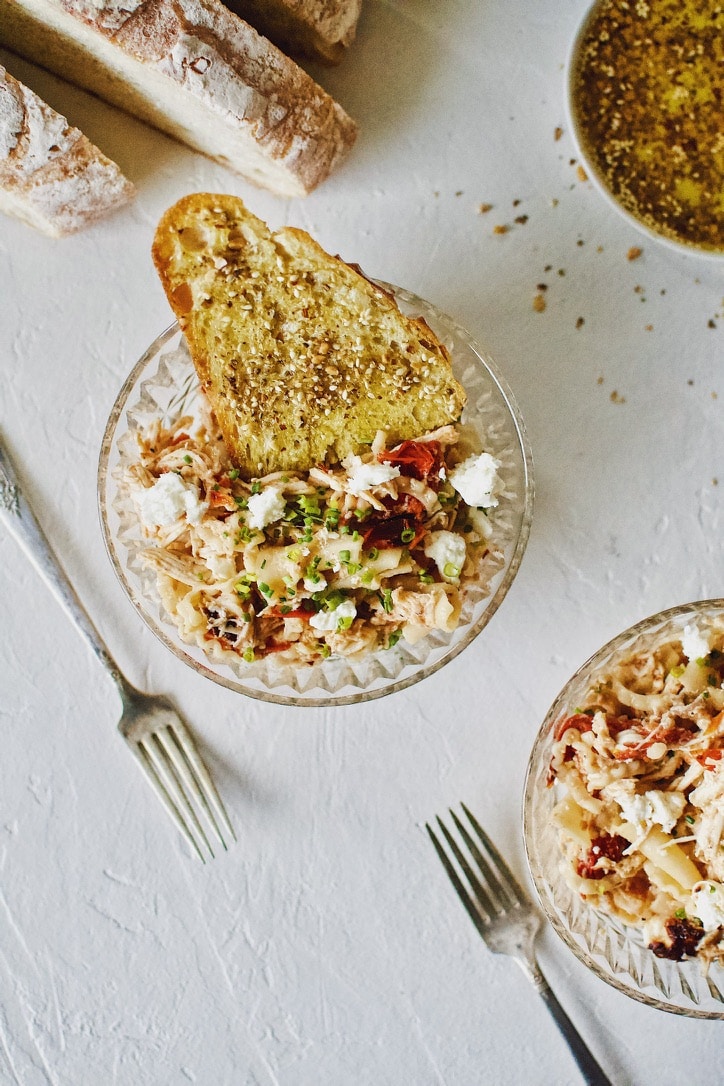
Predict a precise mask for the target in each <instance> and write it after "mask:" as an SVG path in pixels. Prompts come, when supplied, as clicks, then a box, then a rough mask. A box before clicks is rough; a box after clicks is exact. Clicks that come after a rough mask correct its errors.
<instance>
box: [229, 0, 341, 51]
mask: <svg viewBox="0 0 724 1086" xmlns="http://www.w3.org/2000/svg"><path fill="white" fill-rule="evenodd" d="M225 3H226V6H227V7H229V8H231V10H232V11H235V12H236V13H237V15H240V16H241V18H242V19H246V21H247V22H248V23H251V25H252V26H254V27H256V29H257V30H258V31H260V33H262V34H264V35H265V36H266V37H267V38H270V39H271V41H273V42H274V43H275V44H276V45H278V46H279V47H280V48H281V49H284V51H285V52H287V53H290V54H291V55H292V56H303V57H311V58H312V59H314V60H321V61H322V62H323V63H325V64H338V63H339V61H340V60H341V59H342V57H343V56H344V54H345V53H346V51H347V49H348V48H349V46H350V45H351V44H352V42H353V41H354V37H355V33H356V30H357V23H358V21H359V16H360V11H361V8H362V0H225Z"/></svg>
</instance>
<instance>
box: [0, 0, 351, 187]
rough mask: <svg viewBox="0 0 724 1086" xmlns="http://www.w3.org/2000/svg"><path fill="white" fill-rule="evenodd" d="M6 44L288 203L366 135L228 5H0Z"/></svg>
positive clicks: (10, 0)
mask: <svg viewBox="0 0 724 1086" xmlns="http://www.w3.org/2000/svg"><path fill="white" fill-rule="evenodd" d="M0 43H1V44H3V45H6V46H8V47H9V48H10V49H13V50H14V51H15V52H16V53H19V54H20V55H21V56H24V57H27V58H28V59H29V60H32V61H34V62H35V63H37V64H40V65H42V66H43V67H45V68H49V69H50V70H51V71H53V72H56V73H57V74H58V75H61V76H63V77H65V78H66V79H69V80H70V81H71V82H73V83H77V84H78V85H79V86H81V87H85V88H86V89H87V90H90V91H92V92H93V93H95V94H97V95H98V96H99V97H101V98H104V99H106V101H108V102H111V103H113V104H114V105H116V106H119V107H120V108H121V109H124V110H126V111H127V112H129V113H132V114H134V115H135V116H137V117H140V118H141V119H142V120H145V121H148V122H149V123H150V124H152V125H155V126H156V127H157V128H160V129H162V130H163V131H164V132H168V133H169V134H170V135H172V136H175V137H176V138H177V139H179V140H181V141H183V142H185V143H187V144H189V145H190V146H191V147H193V148H195V149H196V150H199V151H202V152H203V153H204V154H207V155H209V156H210V157H211V158H213V159H215V160H217V161H218V162H221V163H222V164H223V165H226V166H228V167H230V168H231V169H233V170H235V171H236V172H238V173H240V174H241V175H242V176H243V177H245V178H246V179H247V180H248V181H251V182H253V183H255V184H258V185H261V186H264V187H265V188H268V189H270V190H271V191H272V192H275V193H277V194H278V195H280V196H304V195H306V194H307V193H308V192H310V191H311V190H312V189H313V188H314V187H315V186H316V185H318V184H319V183H320V182H321V181H323V180H324V179H325V178H326V177H327V176H328V175H329V173H330V172H331V171H332V170H333V169H334V168H335V167H336V166H337V165H338V163H339V162H340V161H341V160H342V158H343V157H344V156H345V154H346V153H347V151H348V150H349V148H350V147H351V146H352V144H353V142H354V139H355V136H356V126H355V124H354V122H353V121H352V120H351V119H350V118H349V117H348V116H347V114H346V113H345V112H344V110H343V109H342V107H341V106H340V105H338V104H337V103H336V102H335V101H334V100H333V99H332V98H331V97H330V96H329V95H328V94H327V93H326V92H325V91H323V90H322V88H321V87H319V86H318V85H317V84H316V83H315V82H314V80H313V79H311V77H310V76H308V75H307V74H306V73H305V72H303V71H302V69H301V68H300V67H299V66H298V65H297V64H295V63H294V61H292V60H290V59H289V58H288V57H286V56H285V55H284V54H283V53H281V52H280V51H279V50H278V49H277V48H276V46H274V45H272V44H271V42H269V41H267V39H266V38H263V37H261V35H260V34H258V33H257V32H256V30H254V29H253V28H252V27H251V26H249V25H248V24H247V23H245V22H244V21H243V20H242V19H239V18H238V17H237V16H236V15H234V14H232V12H230V11H229V10H228V8H226V7H225V6H224V5H223V4H222V3H221V0H0Z"/></svg>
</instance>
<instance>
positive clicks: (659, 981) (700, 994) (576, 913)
mask: <svg viewBox="0 0 724 1086" xmlns="http://www.w3.org/2000/svg"><path fill="white" fill-rule="evenodd" d="M723 617H724V599H712V600H701V601H699V602H696V603H687V604H682V605H680V606H678V607H672V608H670V609H669V610H666V611H661V612H659V613H658V614H656V615H652V616H651V617H650V618H646V619H644V620H643V621H641V622H638V623H636V625H634V626H631V627H630V628H629V629H627V630H624V631H623V633H620V634H619V635H618V636H617V637H615V638H613V640H612V641H609V642H608V644H606V645H604V646H603V648H601V649H599V651H598V652H596V653H595V654H594V655H593V656H592V657H591V658H590V659H589V660H587V661H586V662H585V663H584V664H583V665H582V666H581V667H580V668H579V669H578V671H577V672H576V673H575V675H573V677H572V678H571V679H570V680H569V681H568V683H567V684H566V685H565V686H564V688H563V690H562V691H561V692H560V694H559V695H558V697H557V698H556V700H555V701H554V703H553V705H552V706H551V708H550V709H549V711H548V714H547V716H546V718H545V720H544V721H543V724H542V726H541V729H540V731H539V733H538V736H537V738H536V740H535V743H534V745H533V750H532V753H531V756H530V761H529V763H528V771H527V775H526V781H525V792H524V801H523V833H524V838H525V847H526V853H527V857H528V864H529V867H530V871H531V875H532V878H533V882H534V884H535V888H536V891H537V893H538V897H539V899H540V902H541V905H542V907H543V911H544V912H545V914H546V916H547V917H548V920H549V921H550V922H551V924H552V925H553V928H554V929H555V931H556V932H557V933H558V935H559V936H560V937H561V938H562V939H563V941H564V943H566V944H567V946H569V947H570V949H571V950H572V951H573V953H574V954H575V955H576V957H577V958H579V959H580V960H581V961H582V962H583V963H584V965H586V966H588V968H589V969H591V970H592V971H593V972H594V973H595V974H596V976H598V977H600V978H601V979H602V980H604V981H606V982H607V983H608V984H610V985H612V987H614V988H617V989H618V990H619V991H620V992H624V993H625V994H626V995H628V996H630V997H631V998H632V999H636V1000H638V1001H639V1002H640V1003H647V1004H649V1006H652V1007H657V1008H658V1009H660V1010H664V1011H671V1012H673V1013H674V1014H681V1015H686V1016H688V1017H690V1018H720V1019H724V969H722V968H721V966H718V965H716V964H715V965H713V966H712V967H711V969H710V971H709V975H708V976H704V975H703V974H702V972H701V966H700V963H699V962H698V961H696V959H690V960H688V961H682V962H675V961H669V960H667V959H662V958H657V957H656V955H655V954H654V953H653V952H652V951H651V950H649V949H648V948H647V946H646V945H645V943H644V941H643V939H642V938H641V936H640V934H639V933H638V932H637V931H636V930H635V929H634V928H631V927H628V926H627V925H625V924H623V923H621V922H620V921H619V920H617V919H616V918H614V917H611V916H609V915H608V914H607V913H605V912H602V911H598V910H596V909H594V908H593V907H592V906H591V905H590V904H587V903H585V902H584V901H582V900H581V899H580V897H579V896H578V895H577V894H576V893H575V892H574V891H573V890H572V889H571V888H570V887H569V885H568V883H567V882H566V879H565V876H564V874H563V862H562V857H561V851H560V846H559V843H558V831H557V829H556V827H555V825H554V824H553V820H552V811H553V807H554V806H555V803H556V800H557V798H559V797H560V793H559V792H558V790H557V788H556V786H555V785H554V786H553V787H549V786H548V785H547V777H548V770H549V766H550V761H551V740H552V731H553V728H554V726H555V723H556V721H557V720H559V719H560V718H561V717H563V716H566V715H569V714H572V713H573V712H575V711H576V707H577V706H578V705H580V704H581V702H582V699H583V697H584V695H585V692H586V690H587V689H588V687H589V684H590V681H591V677H592V675H593V673H594V672H597V671H599V670H600V669H605V668H608V667H609V666H610V665H611V664H614V663H616V662H617V661H618V660H619V659H621V658H622V657H624V656H628V655H629V654H630V653H631V651H632V650H633V651H638V650H644V649H647V648H649V647H651V646H653V645H655V644H658V643H660V642H663V641H665V640H667V639H669V638H677V637H680V636H681V634H682V632H683V629H684V627H685V626H686V625H687V624H688V623H692V622H696V621H697V619H701V620H706V619H713V618H717V619H719V620H721V619H722V618H723Z"/></svg>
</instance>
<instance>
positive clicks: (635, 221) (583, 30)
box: [565, 0, 724, 263]
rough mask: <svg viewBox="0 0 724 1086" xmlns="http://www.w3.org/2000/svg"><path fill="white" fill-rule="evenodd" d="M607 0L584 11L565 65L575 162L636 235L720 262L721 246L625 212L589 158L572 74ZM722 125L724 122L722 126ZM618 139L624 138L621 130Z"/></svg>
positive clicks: (722, 258) (598, 0)
mask: <svg viewBox="0 0 724 1086" xmlns="http://www.w3.org/2000/svg"><path fill="white" fill-rule="evenodd" d="M608 3H609V0H595V2H594V3H593V4H591V5H590V7H589V8H588V9H587V10H586V12H585V14H584V16H583V19H582V20H581V22H580V24H579V26H578V30H577V32H576V34H575V36H574V38H573V41H572V44H571V47H570V50H569V54H568V58H567V63H566V95H565V102H566V113H567V122H568V128H569V131H570V133H571V136H572V139H573V142H574V145H575V147H576V151H577V154H578V157H579V159H580V160H581V163H582V165H583V166H584V168H585V170H586V173H587V175H588V178H589V180H590V181H591V183H592V184H593V186H594V188H595V189H596V190H597V191H598V192H599V193H600V195H601V196H602V197H603V199H604V200H605V201H606V203H607V204H608V205H609V206H610V207H612V208H613V209H614V210H615V211H616V212H617V213H618V214H619V215H621V216H622V217H623V218H624V219H625V220H626V221H627V222H628V223H629V225H631V226H633V227H634V228H635V229H636V230H637V231H638V232H639V233H640V234H643V235H644V236H645V237H647V238H649V239H651V240H652V241H655V242H657V243H658V244H660V245H664V246H666V247H667V248H668V249H670V250H672V251H674V252H678V253H686V254H688V255H689V256H696V257H701V258H704V259H706V260H710V261H715V262H716V261H718V262H720V263H723V262H724V244H723V245H722V248H721V249H712V248H707V247H705V246H703V245H698V244H696V243H695V242H687V241H684V240H682V239H679V238H677V237H675V236H672V235H671V234H670V233H667V232H666V229H665V228H664V227H661V228H657V227H655V226H654V225H653V224H650V223H646V222H645V221H643V220H642V219H641V218H639V217H638V216H637V215H636V214H634V213H633V212H632V211H631V210H630V209H629V208H627V207H626V206H625V204H624V203H622V201H621V199H620V197H619V196H618V195H617V193H616V192H614V191H613V189H612V187H611V185H610V183H609V181H608V179H607V178H606V176H605V174H604V172H603V171H602V169H601V168H600V166H599V164H598V163H597V161H596V160H595V158H594V157H593V154H592V153H591V152H590V151H589V148H590V141H589V140H588V139H587V137H586V135H585V124H586V118H585V117H584V116H583V115H582V114H581V112H580V110H579V108H578V104H577V101H576V93H575V91H576V74H577V71H578V67H579V63H580V59H581V51H582V49H583V45H584V42H585V38H586V34H587V31H588V27H589V24H590V23H591V21H592V20H593V18H594V16H595V14H596V13H597V10H598V9H599V8H601V7H602V6H604V5H605V4H608ZM629 7H630V10H631V11H632V12H633V11H634V5H633V4H631V5H629ZM723 123H724V122H723ZM621 131H622V136H623V135H625V132H624V130H623V129H622V130H621Z"/></svg>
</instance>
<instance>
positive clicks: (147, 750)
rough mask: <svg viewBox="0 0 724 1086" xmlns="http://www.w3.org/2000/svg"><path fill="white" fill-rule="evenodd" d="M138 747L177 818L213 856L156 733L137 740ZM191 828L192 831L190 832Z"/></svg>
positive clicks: (197, 849)
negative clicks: (139, 740) (174, 810)
mask: <svg viewBox="0 0 724 1086" xmlns="http://www.w3.org/2000/svg"><path fill="white" fill-rule="evenodd" d="M138 749H139V751H141V752H142V753H143V754H144V755H145V757H146V759H147V760H148V763H149V767H150V768H152V769H153V770H154V771H155V774H156V776H157V778H158V779H159V780H160V782H161V784H162V787H163V789H164V790H165V792H166V794H167V796H168V798H169V801H170V802H171V804H172V806H173V807H174V808H175V809H176V812H177V814H178V817H179V819H180V820H181V822H183V823H185V825H186V829H187V831H188V833H190V834H191V836H192V837H194V838H196V839H198V838H200V839H201V841H202V842H203V844H204V845H205V846H206V848H207V849H208V850H209V853H210V854H211V857H212V858H213V856H214V850H213V849H212V847H211V845H210V844H209V839H208V837H207V836H206V832H205V831H204V828H203V826H202V825H201V823H200V822H199V819H198V816H197V814H196V812H195V811H194V809H193V808H192V806H191V804H190V803H189V801H188V798H187V796H186V793H185V792H184V790H183V787H182V785H181V782H180V781H179V779H178V776H177V775H176V773H175V772H174V768H175V767H174V765H173V763H172V762H171V761H170V760H169V758H168V756H164V755H165V750H164V748H163V746H162V744H161V741H160V739H159V735H158V733H154V734H152V735H150V736H149V737H148V739H146V740H143V741H141V742H139V743H138ZM192 830H193V833H192V832H191V831H192ZM196 851H197V852H200V851H201V850H200V849H199V847H198V845H197V846H196Z"/></svg>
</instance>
